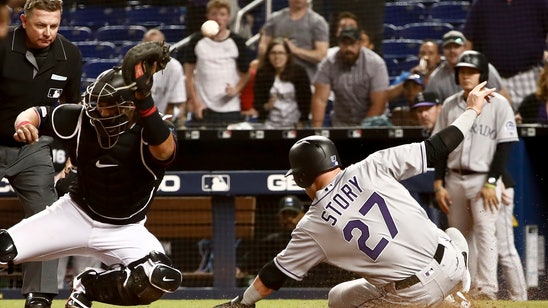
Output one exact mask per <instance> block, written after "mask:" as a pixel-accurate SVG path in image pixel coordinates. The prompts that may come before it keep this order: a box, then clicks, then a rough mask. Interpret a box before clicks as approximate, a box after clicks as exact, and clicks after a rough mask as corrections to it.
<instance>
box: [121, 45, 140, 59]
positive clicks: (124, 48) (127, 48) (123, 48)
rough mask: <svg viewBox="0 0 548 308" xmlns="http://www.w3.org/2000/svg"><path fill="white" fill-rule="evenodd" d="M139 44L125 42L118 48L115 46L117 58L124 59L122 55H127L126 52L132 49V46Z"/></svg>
mask: <svg viewBox="0 0 548 308" xmlns="http://www.w3.org/2000/svg"><path fill="white" fill-rule="evenodd" d="M139 42H140V41H139ZM139 42H132V41H127V42H125V43H123V44H121V45H120V46H117V47H116V53H117V54H118V57H119V58H120V59H122V58H123V57H124V55H125V54H126V53H127V51H128V50H129V49H130V48H131V47H133V46H135V45H137V44H139Z"/></svg>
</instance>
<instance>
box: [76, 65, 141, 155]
mask: <svg viewBox="0 0 548 308" xmlns="http://www.w3.org/2000/svg"><path fill="white" fill-rule="evenodd" d="M83 96H84V97H83V102H84V107H85V110H86V114H87V116H88V117H89V118H90V123H91V125H93V127H94V128H95V131H96V132H97V140H98V141H99V145H100V146H101V147H102V148H104V149H110V148H112V147H113V146H114V145H116V142H118V138H119V136H120V135H121V134H123V133H124V132H125V131H127V130H128V129H130V128H131V127H132V126H133V125H134V124H135V116H134V112H135V104H134V103H133V101H132V99H133V96H132V92H131V90H130V89H129V87H127V86H126V84H125V82H124V78H123V77H122V74H121V72H120V68H119V67H114V68H112V69H108V70H106V71H104V72H102V73H101V74H100V75H99V76H98V77H97V80H95V82H93V83H91V84H90V85H89V86H88V87H87V88H86V92H85V93H84V95H83Z"/></svg>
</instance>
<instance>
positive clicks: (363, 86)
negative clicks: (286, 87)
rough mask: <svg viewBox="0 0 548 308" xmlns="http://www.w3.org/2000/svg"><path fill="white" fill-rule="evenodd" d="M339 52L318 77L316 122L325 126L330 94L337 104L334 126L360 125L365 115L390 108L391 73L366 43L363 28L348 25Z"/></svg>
mask: <svg viewBox="0 0 548 308" xmlns="http://www.w3.org/2000/svg"><path fill="white" fill-rule="evenodd" d="M338 40H339V48H340V49H339V51H337V52H336V53H335V54H333V55H330V56H328V57H326V58H325V59H324V60H323V61H322V62H321V63H320V66H319V69H318V73H317V74H316V76H315V77H314V81H313V82H314V95H313V97H312V107H311V108H312V125H313V126H314V127H322V125H323V121H324V117H325V110H326V105H327V101H328V98H329V93H330V91H331V90H333V93H334V97H335V103H334V104H333V111H332V113H331V115H330V117H331V122H332V126H334V127H344V126H346V127H348V126H360V125H361V123H362V120H363V119H364V118H368V117H373V116H380V115H383V114H384V113H385V110H386V109H387V94H386V89H387V88H388V72H387V69H386V63H385V62H384V60H383V59H382V58H381V57H380V56H379V55H378V54H376V53H375V52H374V51H371V50H369V49H367V48H365V47H363V46H362V41H361V31H360V30H359V29H356V28H345V29H343V30H342V31H341V33H340V35H339V37H338Z"/></svg>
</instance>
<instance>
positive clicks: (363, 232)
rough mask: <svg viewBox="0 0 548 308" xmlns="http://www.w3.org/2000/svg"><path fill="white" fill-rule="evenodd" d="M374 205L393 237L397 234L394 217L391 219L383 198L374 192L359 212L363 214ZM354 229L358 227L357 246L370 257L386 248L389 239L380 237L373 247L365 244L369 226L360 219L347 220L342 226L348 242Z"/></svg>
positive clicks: (377, 255) (375, 258) (374, 258)
mask: <svg viewBox="0 0 548 308" xmlns="http://www.w3.org/2000/svg"><path fill="white" fill-rule="evenodd" d="M375 205H376V206H378V207H379V211H380V212H381V214H382V217H383V219H384V222H385V224H386V227H387V228H388V231H389V232H390V236H391V237H392V238H394V237H395V236H396V234H398V229H397V228H396V224H395V223H394V219H392V215H390V211H388V207H387V206H386V203H385V202H384V199H383V198H382V197H381V196H379V194H377V193H376V192H374V193H373V194H372V195H371V197H369V199H367V201H365V203H364V204H363V205H362V207H361V208H360V214H362V215H363V216H365V215H366V214H367V213H368V212H369V211H370V210H371V209H372V208H373V206H375ZM354 229H358V230H359V231H360V236H359V237H358V238H357V239H356V243H357V244H358V248H359V249H360V250H361V251H362V252H363V253H365V254H366V255H367V256H368V257H370V258H371V259H373V260H377V258H378V257H379V255H380V254H381V252H382V251H383V250H384V248H386V245H388V243H389V240H387V239H386V238H382V239H381V240H380V241H379V242H378V243H377V245H375V246H374V247H369V246H367V243H366V241H367V239H368V238H369V236H370V232H369V227H368V226H367V224H365V222H363V221H362V220H359V219H354V220H350V221H348V223H347V224H346V226H344V228H343V233H344V239H345V240H347V241H348V242H350V241H351V240H352V238H353V237H354V236H353V235H352V231H354Z"/></svg>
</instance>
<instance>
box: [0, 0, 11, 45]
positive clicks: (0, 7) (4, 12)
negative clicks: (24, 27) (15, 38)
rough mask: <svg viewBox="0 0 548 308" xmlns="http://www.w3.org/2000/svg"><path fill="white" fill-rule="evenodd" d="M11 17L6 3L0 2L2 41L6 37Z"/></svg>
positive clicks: (0, 34) (0, 36)
mask: <svg viewBox="0 0 548 308" xmlns="http://www.w3.org/2000/svg"><path fill="white" fill-rule="evenodd" d="M10 22H11V16H10V8H9V7H8V1H7V0H2V1H0V40H3V39H4V38H6V36H7V35H8V29H9V27H10Z"/></svg>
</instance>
